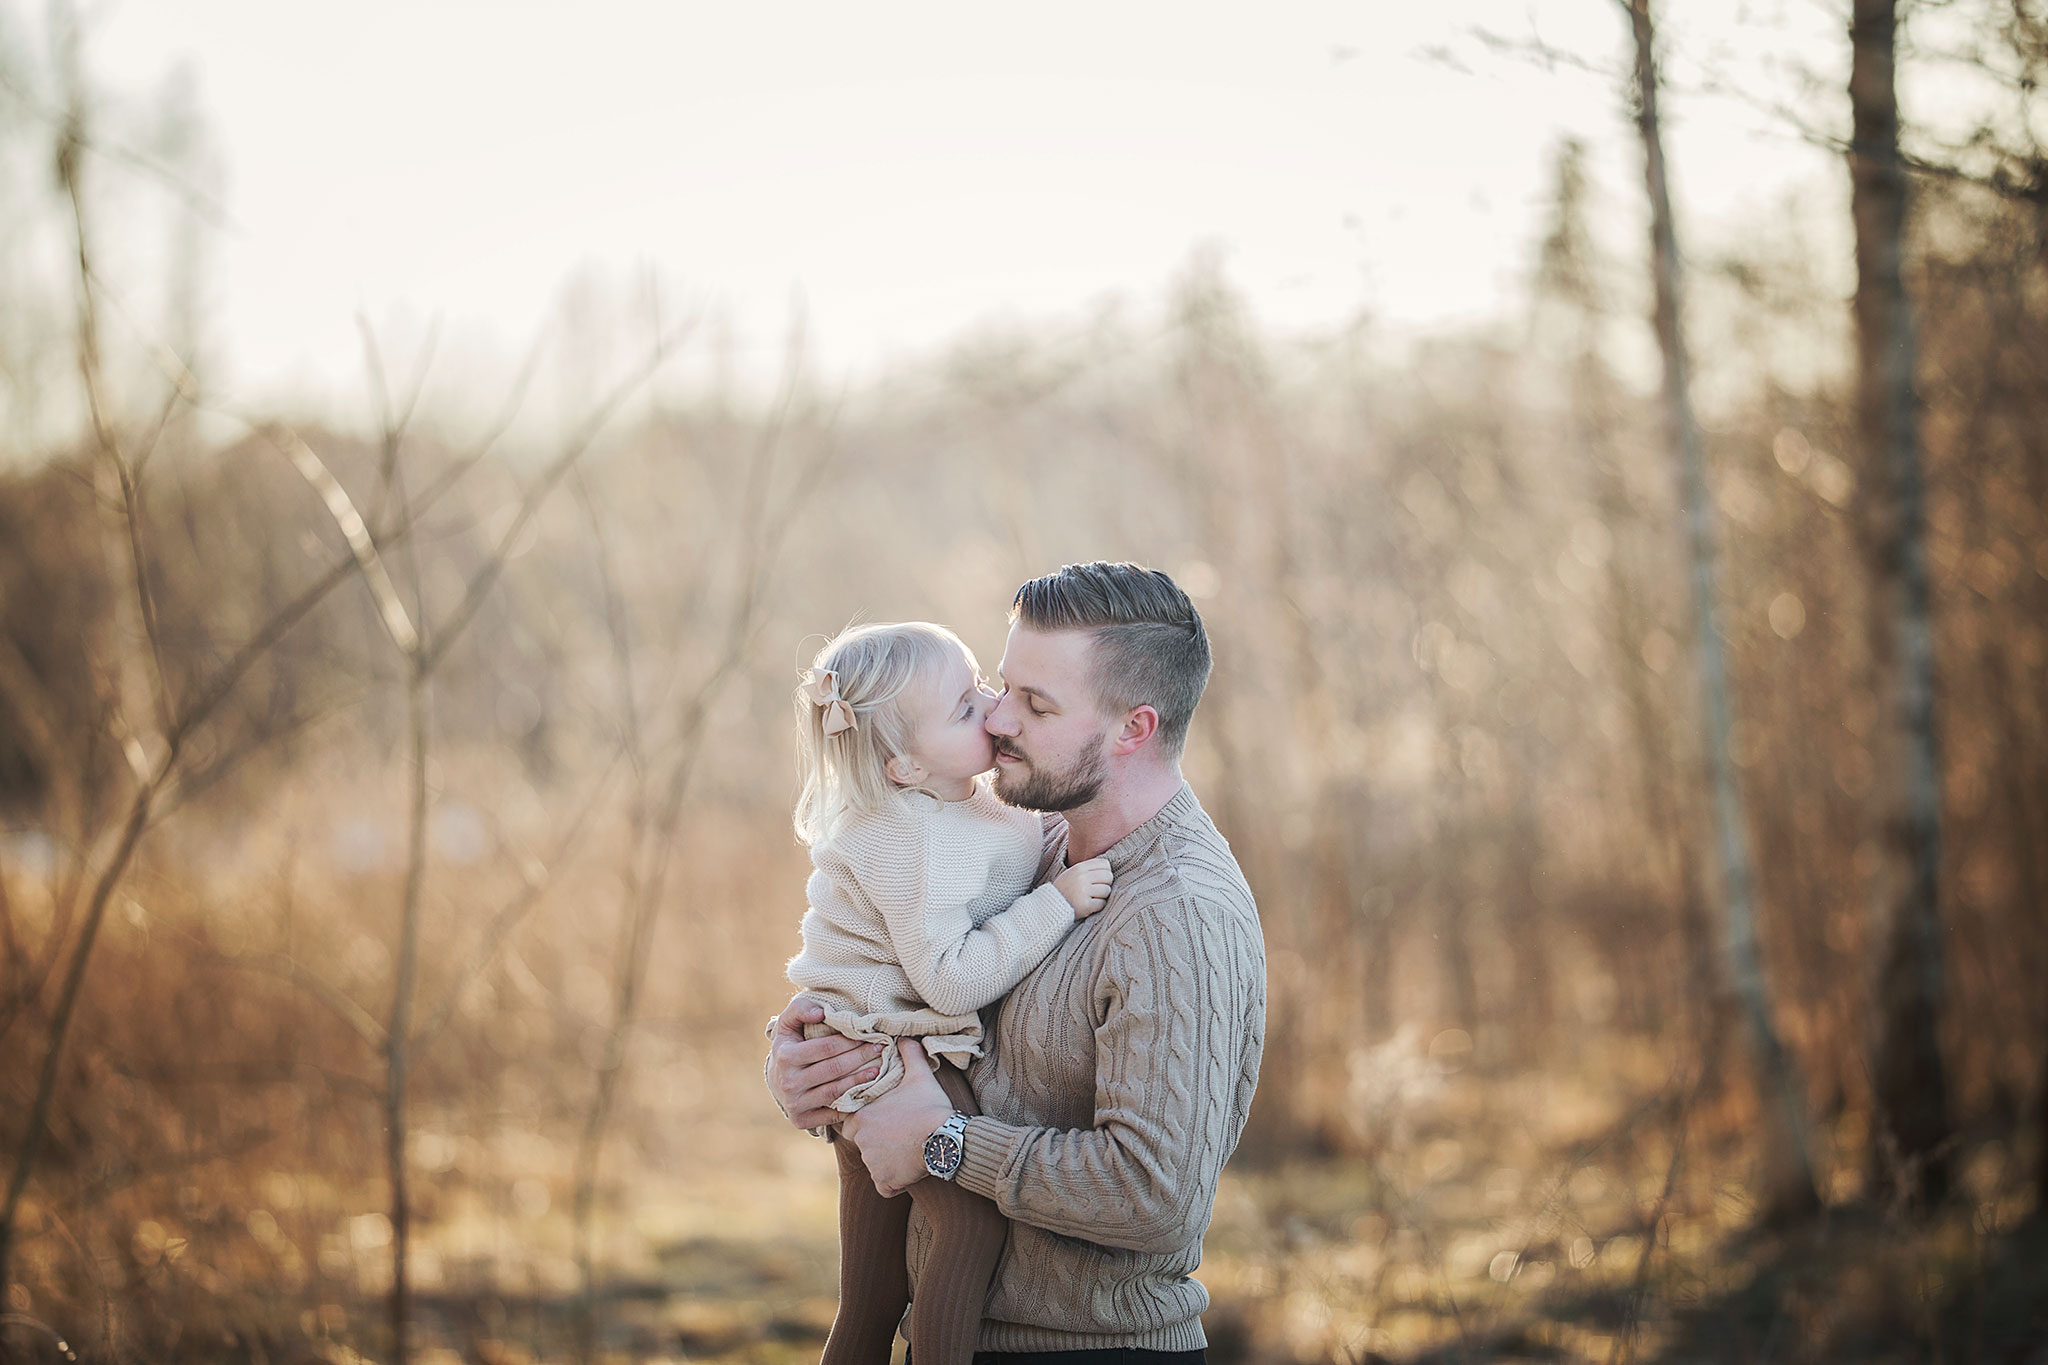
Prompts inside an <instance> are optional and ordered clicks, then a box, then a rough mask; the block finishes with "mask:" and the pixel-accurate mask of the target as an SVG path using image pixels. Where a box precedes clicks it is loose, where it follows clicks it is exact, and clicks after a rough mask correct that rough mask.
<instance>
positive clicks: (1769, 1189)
mask: <svg viewBox="0 0 2048 1365" xmlns="http://www.w3.org/2000/svg"><path fill="white" fill-rule="evenodd" d="M1620 3H1621V4H1622V7H1623V9H1624V11H1625V12H1626V14H1627V15H1628V19H1629V31H1630V36H1631V38H1632V39H1633V42H1634V46H1635V76H1636V80H1635V101H1636V108H1635V113H1636V128H1637V132H1638V134H1639V135H1640V136H1641V138H1642V144H1643V174H1644V186H1645V189H1646V190H1647V192H1648V194H1649V198H1650V266H1651V272H1652V274H1653V276H1654V278H1655V287H1656V304H1655V312H1654V316H1653V322H1654V325H1655V327H1656V332H1657V346H1658V349H1659V350H1660V351H1661V352H1662V353H1663V356H1664V405H1665V415H1666V421H1667V423H1668V425H1669V429H1670V439H1671V443H1672V449H1673V453H1674V455H1675V457H1676V459H1677V462H1678V470H1679V482H1680V488H1681V497H1682V499H1683V502H1684V507H1685V519H1686V536H1687V543H1688V545H1689V547H1690V549H1691V574H1690V583H1691V595H1692V610H1693V635H1694V641H1695V646H1696V650H1697V657H1698V662H1699V670H1700V715H1701V720H1702V723H1703V726H1704V729H1705V734H1704V736H1703V741H1704V742H1703V748H1704V750H1705V753H1706V761H1707V777H1708V782H1709V785H1710V788H1711V790H1712V794H1713V813H1714V831H1715V840H1716V846H1717V849H1718V852H1719V861H1720V871H1721V892H1722V895H1723V897H1724V898H1725V900H1726V913H1727V952H1728V959H1729V968H1730V971H1731V973H1732V975H1733V978H1734V986H1735V991H1736V995H1737V998H1738V1000H1739V1001H1740V1003H1741V1006H1742V1013H1743V1020H1744V1023H1745V1024H1746V1025H1747V1031H1748V1042H1749V1049H1750V1061H1751V1066H1752V1068H1753V1070H1754V1073H1755V1077H1756V1085H1757V1092H1758V1109H1759V1113H1760V1117H1761V1120H1762V1125H1763V1132H1762V1141H1761V1148H1762V1150H1761V1158H1762V1166H1761V1169H1760V1171H1759V1189H1758V1195H1759V1200H1758V1202H1759V1205H1760V1208H1761V1211H1762V1214H1763V1216H1764V1218H1765V1220H1766V1221H1780V1220H1784V1219H1789V1218H1796V1217H1800V1216H1803V1215H1805V1214H1806V1213H1808V1212H1810V1211H1811V1210H1812V1209H1813V1208H1815V1207H1816V1206H1817V1204H1818V1196H1817V1194H1816V1192H1815V1187H1814V1181H1813V1167H1812V1164H1811V1159H1810V1158H1809V1156H1808V1146H1807V1144H1808V1122H1807V1115H1806V1100H1805V1096H1804V1094H1803V1093H1802V1092H1801V1088H1800V1082H1799V1078H1798V1076H1797V1075H1796V1074H1795V1073H1794V1071H1793V1068H1792V1064H1791V1060H1790V1059H1789V1058H1788V1057H1787V1056H1786V1054H1785V1049H1784V1046H1783V1044H1782V1043H1780V1042H1779V1040H1778V1033H1777V1029H1776V1027H1775V1025H1774V1024H1773V1023H1772V1021H1771V1009H1770V990H1769V986H1768V984H1767V983H1766V981H1765V979H1764V971H1763V958H1762V954H1761V952H1760V951H1759V948H1758V944H1757V929H1756V877H1755V872H1754V869H1753V866H1752V862H1751V857H1750V850H1749V833H1748V827H1747V824H1746V819H1747V817H1746V814H1745V812H1744V810H1743V805H1742V794H1741V792H1740V790H1739V789H1738V787H1737V785H1736V780H1735V762H1734V758H1733V755H1732V753H1731V750H1730V745H1729V724H1730V707H1729V700H1728V666H1727V663H1726V660H1725V657H1724V655H1723V652H1722V642H1721V631H1720V626H1719V620H1718V618H1719V614H1720V608H1719V605H1718V601H1717V599H1718V596H1719V588H1718V584H1717V581H1716V569H1715V547H1714V516H1713V506H1712V503H1711V501H1710V498H1709V495H1708V492H1707V474H1706V452H1705V449H1704V444H1703V442H1702V440H1701V436H1700V427H1699V422H1698V420H1697V419H1696V418H1695V417H1694V415H1693V408H1692V380H1691V373H1690V362H1689V360H1688V357H1687V352H1686V346H1685V331H1684V327H1685V315H1684V308H1683V289H1682V285H1683V268H1682V266H1681V263H1680V260H1679V255H1678V231H1677V226H1676V223H1675V221H1674V219H1673V214H1672V209H1671V189H1670V183H1669V180H1668V177H1667V173H1666V167H1665V161H1664V144H1663V132H1662V128H1661V126H1660V124H1659V119H1658V109H1657V95H1658V89H1659V87H1658V75H1657V55H1656V30H1655V27H1654V25H1653V22H1652V19H1651V15H1650V0H1620Z"/></svg>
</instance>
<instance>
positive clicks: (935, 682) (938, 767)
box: [889, 653, 996, 801]
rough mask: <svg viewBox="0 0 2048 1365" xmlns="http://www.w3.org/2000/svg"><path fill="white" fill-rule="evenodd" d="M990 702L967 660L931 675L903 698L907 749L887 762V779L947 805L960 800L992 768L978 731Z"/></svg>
mask: <svg viewBox="0 0 2048 1365" xmlns="http://www.w3.org/2000/svg"><path fill="white" fill-rule="evenodd" d="M995 700H996V698H995V694H994V693H993V692H990V691H989V690H988V688H987V687H985V686H983V685H982V681H981V670H980V669H978V668H976V667H975V665H974V659H973V657H972V656H971V655H968V654H966V653H962V654H960V655H959V656H958V657H956V658H954V659H952V660H950V661H949V662H947V663H946V664H945V665H944V666H943V667H940V668H937V669H934V670H932V671H931V673H930V676H928V677H926V678H925V679H923V686H921V687H918V688H915V689H913V690H912V691H911V693H910V694H909V695H907V696H905V697H904V699H903V706H904V714H903V718H904V719H905V720H907V721H909V722H910V736H911V737H910V748H909V749H908V750H907V751H906V752H905V753H904V754H903V756H902V758H901V759H897V760H893V761H892V762H891V765H890V769H891V771H890V773H889V775H890V777H891V778H894V779H895V780H896V781H897V783H898V784H899V785H902V786H923V787H930V788H931V789H932V790H933V791H935V792H937V793H938V794H939V795H940V796H941V797H943V798H945V799H946V800H948V801H964V800H966V799H967V798H968V797H969V796H970V795H972V794H973V790H974V779H975V778H977V777H979V776H980V775H981V774H983V773H985V772H987V771H988V770H989V769H990V768H993V767H994V766H995V763H996V757H995V742H994V741H993V740H992V739H991V738H990V737H989V733H988V731H987V729H985V728H984V726H985V723H986V722H987V720H988V713H989V708H990V707H992V706H993V705H994V704H995ZM899 770H900V772H901V775H900V776H899Z"/></svg>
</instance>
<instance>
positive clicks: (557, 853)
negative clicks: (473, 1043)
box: [413, 752, 619, 1052]
mask: <svg viewBox="0 0 2048 1365" xmlns="http://www.w3.org/2000/svg"><path fill="white" fill-rule="evenodd" d="M618 761H619V755H618V754H617V753H616V752H615V753H613V755H612V758H611V761H610V762H609V763H607V764H606V765H605V770H604V772H603V773H601V774H600V775H599V777H598V779H597V781H596V782H595V783H594V784H593V785H592V787H591V791H590V795H589V796H588V797H587V798H586V799H585V800H584V802H583V805H582V806H581V808H580V809H578V811H577V812H576V817H575V819H574V820H573V821H571V822H570V825H569V829H568V831H567V832H566V833H564V834H563V835H562V837H561V838H560V839H559V840H557V841H556V843H555V848H554V851H553V853H552V854H551V856H550V857H549V858H548V859H547V861H546V862H544V863H542V864H541V871H540V873H539V874H538V875H534V874H531V873H528V874H527V877H526V885H525V886H524V888H522V889H521V891H520V893H519V894H518V895H517V896H514V897H513V898H512V899H511V900H510V901H508V902H506V904H505V905H504V906H502V907H501V908H500V909H499V910H498V912H497V913H496V914H495V915H493V916H491V921H490V923H489V924H487V925H485V926H484V930H483V932H482V933H481V934H479V935H478V936H477V941H476V943H475V944H473V945H472V946H471V948H470V950H469V956H468V957H467V958H466V959H465V960H464V961H463V964H462V966H461V967H460V968H459V969H458V970H457V971H456V973H455V980H454V982H453V983H452V984H450V985H449V987H448V990H447V993H446V994H445V995H444V996H443V997H442V999H441V1003H440V1004H438V1005H436V1006H435V1007H434V1008H433V1009H432V1010H431V1011H429V1013H428V1015H427V1020H426V1022H425V1023H424V1024H423V1025H421V1026H420V1029H419V1031H418V1032H417V1033H415V1034H414V1035H413V1044H414V1046H415V1047H417V1048H418V1049H419V1050H420V1051H422V1052H424V1051H425V1050H426V1049H427V1048H429V1047H432V1046H433V1044H434V1040H435V1039H436V1038H438V1037H440V1035H441V1031H442V1030H443V1029H445V1028H446V1027H447V1026H448V1021H449V1020H450V1019H451V1018H452V1017H453V1016H454V1013H455V1010H456V1007H457V1006H458V1005H460V1004H461V1003H462V995H463V992H464V990H465V989H467V987H468V985H469V983H470V982H472V981H474V980H475V979H476V978H477V977H478V976H480V975H481V974H482V973H483V970H484V969H485V968H486V967H488V966H489V965H490V964H491V960H492V959H493V958H494V957H496V956H497V953H498V949H499V948H500V947H501V946H502V945H503V944H504V942H505V940H506V938H508V937H509V936H510V935H511V933H512V931H513V930H514V929H515V928H517V927H518V925H519V921H520V920H522V919H524V918H525V917H526V914H527V912H528V911H530V910H532V909H533V907H534V906H536V905H538V904H539V903H540V901H541V899H542V898H543V897H544V896H545V895H546V894H547V892H548V889H549V888H550V887H551V886H552V885H553V884H554V874H555V872H556V871H557V870H558V869H559V868H560V867H561V866H562V864H563V862H564V861H565V860H566V859H567V858H568V856H569V853H570V851H571V850H572V849H573V848H574V847H575V846H576V843H577V841H578V840H579V839H580V838H581V836H582V833H583V829H584V826H585V825H586V824H587V823H588V820H589V817H590V814H591V812H593V811H595V810H596V809H597V807H598V802H599V797H601V796H602V795H603V793H604V789H605V787H606V786H607V785H608V784H609V782H610V779H611V774H612V771H613V770H614V769H615V768H616V767H617V765H618Z"/></svg>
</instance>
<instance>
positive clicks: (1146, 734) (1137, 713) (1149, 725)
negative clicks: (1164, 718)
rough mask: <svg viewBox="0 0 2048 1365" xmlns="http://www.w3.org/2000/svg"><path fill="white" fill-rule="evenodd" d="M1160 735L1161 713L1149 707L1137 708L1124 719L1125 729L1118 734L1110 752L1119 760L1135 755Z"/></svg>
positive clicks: (1110, 747)
mask: <svg viewBox="0 0 2048 1365" xmlns="http://www.w3.org/2000/svg"><path fill="white" fill-rule="evenodd" d="M1158 733H1159V713H1158V712H1157V711H1155V710H1153V709H1152V708H1151V707H1149V706H1140V707H1136V708H1134V709H1133V710H1132V711H1131V712H1130V714H1128V715H1126V716H1125V717H1124V724H1123V728H1122V729H1121V730H1118V731H1117V732H1116V742H1115V743H1113V744H1111V745H1110V746H1109V751H1110V752H1111V753H1113V754H1115V755H1116V756H1117V757H1118V758H1123V757H1125V756H1127V755H1130V754H1134V753H1136V752H1138V750H1140V749H1142V748H1144V747H1145V746H1146V745H1147V744H1149V743H1151V741H1152V736H1154V735H1156V734H1158Z"/></svg>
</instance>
